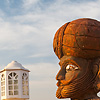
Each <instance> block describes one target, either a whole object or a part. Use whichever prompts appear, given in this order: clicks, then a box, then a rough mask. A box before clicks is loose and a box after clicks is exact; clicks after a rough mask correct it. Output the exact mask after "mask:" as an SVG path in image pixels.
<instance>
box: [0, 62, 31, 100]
mask: <svg viewBox="0 0 100 100" xmlns="http://www.w3.org/2000/svg"><path fill="white" fill-rule="evenodd" d="M29 72H30V71H29V70H28V69H26V68H24V67H23V66H22V65H21V64H20V63H18V62H17V61H12V62H11V63H9V64H8V65H7V66H6V67H5V68H4V69H3V70H1V71H0V73H1V100H29Z"/></svg>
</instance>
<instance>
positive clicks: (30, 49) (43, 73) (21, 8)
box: [0, 0, 100, 100]
mask: <svg viewBox="0 0 100 100" xmlns="http://www.w3.org/2000/svg"><path fill="white" fill-rule="evenodd" d="M78 18H93V19H97V20H99V21H100V0H81V1H80V0H0V66H1V67H0V69H3V68H4V67H5V66H6V65H7V64H8V63H10V62H11V61H13V60H16V61H18V62H19V63H21V64H22V65H23V66H24V67H26V68H28V69H29V70H30V71H31V72H30V100H40V99H41V100H58V99H57V98H56V97H55V92H56V89H57V87H56V80H55V76H56V73H57V72H58V70H59V65H58V62H59V60H58V58H57V57H56V56H55V54H54V52H53V45H52V43H53V37H54V34H55V32H56V31H57V29H58V28H59V27H60V26H61V25H63V24H64V23H66V22H69V21H72V20H75V19H78Z"/></svg>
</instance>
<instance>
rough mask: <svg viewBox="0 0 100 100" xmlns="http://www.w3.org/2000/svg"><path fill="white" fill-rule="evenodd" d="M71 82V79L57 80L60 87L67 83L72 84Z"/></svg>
mask: <svg viewBox="0 0 100 100" xmlns="http://www.w3.org/2000/svg"><path fill="white" fill-rule="evenodd" d="M70 83H71V80H69V81H66V80H60V81H58V82H57V84H56V85H57V86H58V87H59V86H65V85H68V84H70Z"/></svg>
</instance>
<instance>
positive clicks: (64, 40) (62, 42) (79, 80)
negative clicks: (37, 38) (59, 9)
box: [53, 18, 100, 100]
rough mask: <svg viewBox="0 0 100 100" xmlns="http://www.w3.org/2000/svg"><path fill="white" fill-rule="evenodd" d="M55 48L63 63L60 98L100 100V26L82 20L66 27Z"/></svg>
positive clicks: (59, 85) (94, 21) (55, 41)
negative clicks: (98, 94)
mask: <svg viewBox="0 0 100 100" xmlns="http://www.w3.org/2000/svg"><path fill="white" fill-rule="evenodd" d="M53 48H54V52H55V54H56V55H57V56H58V58H59V60H60V62H59V65H60V71H59V72H58V74H57V76H56V79H57V80H58V82H57V86H58V89H57V91H56V97H57V98H59V99H63V98H71V100H100V98H99V97H98V96H97V93H98V92H99V91H100V22H99V21H97V20H94V19H89V18H82V19H77V20H74V21H72V22H68V23H66V24H64V25H63V26H62V27H61V28H59V29H58V31H57V32H56V34H55V37H54V41H53Z"/></svg>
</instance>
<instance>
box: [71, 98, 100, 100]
mask: <svg viewBox="0 0 100 100" xmlns="http://www.w3.org/2000/svg"><path fill="white" fill-rule="evenodd" d="M71 100H100V98H97V99H71Z"/></svg>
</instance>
